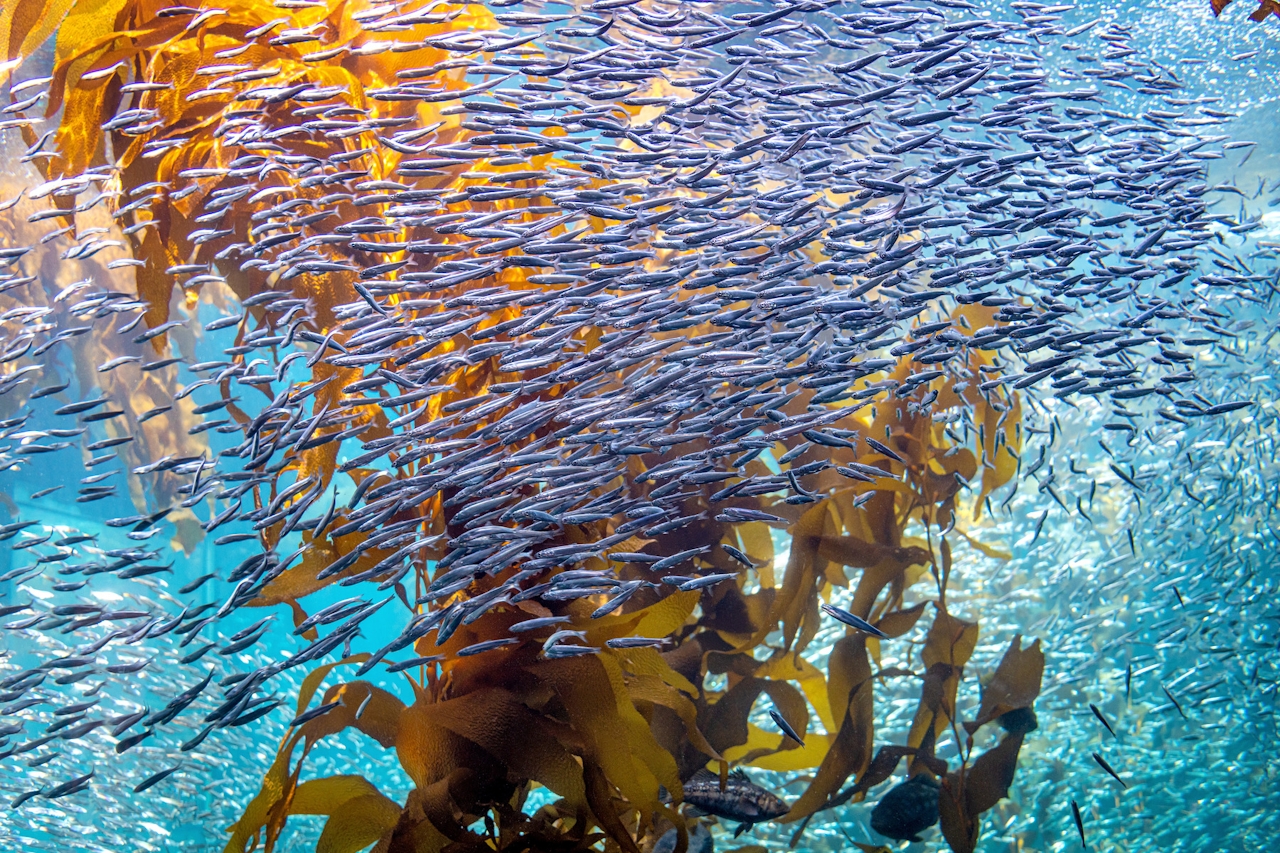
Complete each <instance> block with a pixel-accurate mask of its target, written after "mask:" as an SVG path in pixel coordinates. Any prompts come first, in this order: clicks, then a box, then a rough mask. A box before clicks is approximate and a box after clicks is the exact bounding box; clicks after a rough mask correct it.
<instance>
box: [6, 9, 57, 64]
mask: <svg viewBox="0 0 1280 853" xmlns="http://www.w3.org/2000/svg"><path fill="white" fill-rule="evenodd" d="M75 3H76V0H46V2H27V3H6V4H5V6H4V8H3V9H0V61H7V60H11V59H17V58H19V57H21V58H26V57H28V56H30V55H31V54H32V53H33V52H34V51H35V49H36V48H38V47H39V46H40V45H42V44H44V42H45V39H47V38H49V36H51V35H53V31H54V30H56V29H57V27H58V24H60V23H62V19H63V18H65V17H66V15H67V12H68V11H69V10H70V9H71V7H72V6H73V5H75Z"/></svg>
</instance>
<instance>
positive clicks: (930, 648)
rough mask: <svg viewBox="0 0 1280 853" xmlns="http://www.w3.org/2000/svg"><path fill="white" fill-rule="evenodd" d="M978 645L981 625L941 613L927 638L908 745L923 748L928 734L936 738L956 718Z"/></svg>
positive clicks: (943, 611) (922, 653) (938, 614)
mask: <svg viewBox="0 0 1280 853" xmlns="http://www.w3.org/2000/svg"><path fill="white" fill-rule="evenodd" d="M977 644H978V625H977V623H975V622H965V621H964V620H962V619H957V618H956V617H954V616H952V615H951V614H949V613H947V612H946V611H945V610H941V609H939V610H938V613H937V615H936V616H935V617H934V620H933V625H931V626H930V627H929V634H928V636H927V637H926V638H925V645H924V650H923V651H922V652H921V657H922V658H923V660H924V663H925V666H926V667H928V669H927V670H926V671H925V676H924V684H923V685H922V687H921V688H920V705H919V707H918V708H917V710H916V716H915V719H914V720H912V723H911V732H910V734H908V736H907V745H908V746H917V747H918V746H921V745H922V744H923V743H925V740H926V733H928V735H929V737H931V738H935V739H936V738H937V736H938V735H940V734H941V733H942V732H943V731H944V730H945V729H946V728H947V727H948V726H950V725H951V721H952V720H953V719H955V707H956V691H957V689H958V688H959V685H960V674H961V672H963V669H964V665H965V664H966V663H967V662H968V661H969V656H970V655H972V654H973V649H974V647H975V646H976V645H977Z"/></svg>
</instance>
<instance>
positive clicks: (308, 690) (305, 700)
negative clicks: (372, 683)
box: [298, 652, 369, 714]
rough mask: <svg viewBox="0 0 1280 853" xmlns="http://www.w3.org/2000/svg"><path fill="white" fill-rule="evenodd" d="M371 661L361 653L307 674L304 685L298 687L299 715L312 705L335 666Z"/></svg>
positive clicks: (366, 655)
mask: <svg viewBox="0 0 1280 853" xmlns="http://www.w3.org/2000/svg"><path fill="white" fill-rule="evenodd" d="M368 659H369V655H368V653H367V652H361V653H360V654H358V655H352V656H351V657H349V658H343V659H342V660H340V661H334V662H333V663H326V664H324V665H323V666H318V667H316V668H315V669H313V670H311V671H310V672H308V673H307V674H306V677H305V678H303V679H302V684H301V685H299V687H298V713H299V714H301V713H302V712H303V711H305V710H307V706H308V705H310V704H311V700H312V699H314V698H315V695H316V691H317V690H319V689H320V682H322V681H324V679H325V676H327V675H328V674H329V673H330V672H332V671H333V668H334V667H335V666H343V665H345V664H351V663H364V662H365V661H367V660H368Z"/></svg>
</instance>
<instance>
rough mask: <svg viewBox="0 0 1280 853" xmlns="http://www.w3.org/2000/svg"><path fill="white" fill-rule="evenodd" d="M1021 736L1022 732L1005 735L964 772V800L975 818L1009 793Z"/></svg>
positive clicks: (971, 815)
mask: <svg viewBox="0 0 1280 853" xmlns="http://www.w3.org/2000/svg"><path fill="white" fill-rule="evenodd" d="M1022 738H1023V735H1022V734H1006V735H1005V736H1004V737H1003V738H1002V739H1001V740H1000V743H999V745H998V746H996V747H995V748H993V749H989V750H987V751H986V752H984V753H982V755H979V756H978V760H977V761H975V762H973V766H972V767H970V768H969V770H968V772H967V773H965V777H964V788H965V801H966V803H967V809H968V812H969V815H970V817H977V816H978V815H980V814H982V813H983V812H985V811H986V810H987V809H989V808H991V807H992V806H994V805H995V804H996V803H998V802H1000V800H1002V799H1004V798H1005V797H1007V796H1008V795H1009V786H1010V785H1012V784H1013V776H1014V773H1015V772H1016V771H1017V769H1018V751H1019V750H1020V749H1021V748H1022Z"/></svg>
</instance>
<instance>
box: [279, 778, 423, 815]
mask: <svg viewBox="0 0 1280 853" xmlns="http://www.w3.org/2000/svg"><path fill="white" fill-rule="evenodd" d="M369 794H379V791H378V789H377V787H376V786H375V785H374V784H373V783H372V782H370V781H369V780H367V779H365V778H364V777H363V776H326V777H324V778H321V779H308V780H307V781H306V782H302V783H300V784H299V785H298V788H297V790H295V791H294V792H293V799H292V801H290V803H289V814H326V815H328V814H333V813H334V812H335V811H337V809H338V808H339V807H340V806H341V805H342V804H343V803H345V802H347V801H349V800H354V799H355V798H356V797H364V796H367V795H369ZM396 811H397V813H398V812H399V807H397V808H396Z"/></svg>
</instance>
